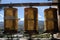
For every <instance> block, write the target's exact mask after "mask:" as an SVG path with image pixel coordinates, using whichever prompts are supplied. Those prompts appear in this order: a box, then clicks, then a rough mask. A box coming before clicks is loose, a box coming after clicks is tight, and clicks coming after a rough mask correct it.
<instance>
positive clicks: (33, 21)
mask: <svg viewBox="0 0 60 40" xmlns="http://www.w3.org/2000/svg"><path fill="white" fill-rule="evenodd" d="M24 10H25V12H24V17H25V19H24V30H25V33H32V34H33V33H37V32H38V9H37V8H25V9H24Z"/></svg>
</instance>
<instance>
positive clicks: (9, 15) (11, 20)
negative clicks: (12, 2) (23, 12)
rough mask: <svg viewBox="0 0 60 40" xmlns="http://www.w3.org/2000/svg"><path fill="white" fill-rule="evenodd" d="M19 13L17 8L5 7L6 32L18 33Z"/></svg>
mask: <svg viewBox="0 0 60 40" xmlns="http://www.w3.org/2000/svg"><path fill="white" fill-rule="evenodd" d="M17 31H18V14H17V9H16V8H4V33H10V34H11V33H17Z"/></svg>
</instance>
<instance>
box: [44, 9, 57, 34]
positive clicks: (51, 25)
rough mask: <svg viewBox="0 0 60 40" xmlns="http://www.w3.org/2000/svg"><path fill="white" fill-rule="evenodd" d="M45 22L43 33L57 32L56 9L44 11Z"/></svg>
mask: <svg viewBox="0 0 60 40" xmlns="http://www.w3.org/2000/svg"><path fill="white" fill-rule="evenodd" d="M44 16H45V22H44V31H45V32H49V33H50V32H53V33H57V32H58V17H57V9H56V8H48V9H45V10H44Z"/></svg>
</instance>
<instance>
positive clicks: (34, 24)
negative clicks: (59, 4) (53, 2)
mask: <svg viewBox="0 0 60 40" xmlns="http://www.w3.org/2000/svg"><path fill="white" fill-rule="evenodd" d="M44 16H45V21H44V31H45V32H53V33H56V32H58V18H57V9H56V8H48V9H45V10H44ZM17 31H18V15H17V9H16V8H5V9H4V32H5V33H17ZM24 31H25V33H38V9H37V8H32V7H31V8H25V9H24Z"/></svg>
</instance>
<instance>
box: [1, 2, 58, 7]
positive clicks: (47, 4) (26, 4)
mask: <svg viewBox="0 0 60 40" xmlns="http://www.w3.org/2000/svg"><path fill="white" fill-rule="evenodd" d="M50 5H53V6H57V5H58V3H11V4H0V6H2V7H6V6H17V7H18V6H50Z"/></svg>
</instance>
